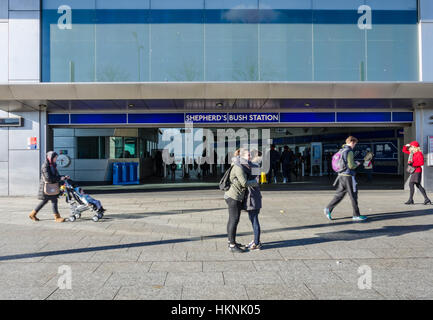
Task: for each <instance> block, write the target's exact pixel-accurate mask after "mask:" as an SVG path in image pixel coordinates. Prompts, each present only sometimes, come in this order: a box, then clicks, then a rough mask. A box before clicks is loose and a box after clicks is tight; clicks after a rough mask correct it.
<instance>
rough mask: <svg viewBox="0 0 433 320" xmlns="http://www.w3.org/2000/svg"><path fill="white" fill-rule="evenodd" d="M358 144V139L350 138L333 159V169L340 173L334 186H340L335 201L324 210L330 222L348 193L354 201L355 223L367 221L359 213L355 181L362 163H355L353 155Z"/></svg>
mask: <svg viewBox="0 0 433 320" xmlns="http://www.w3.org/2000/svg"><path fill="white" fill-rule="evenodd" d="M357 143H358V139H357V138H355V137H352V136H350V137H348V138H347V139H346V144H345V145H344V146H343V148H342V149H341V150H340V151H338V152H337V153H336V154H335V155H334V156H333V157H332V168H333V169H334V171H336V172H337V173H338V177H337V179H336V180H335V183H334V185H336V184H337V185H338V186H337V192H336V194H335V196H334V199H332V201H331V202H330V203H329V204H328V206H327V207H326V208H325V209H324V213H325V216H326V217H327V218H328V219H329V220H332V216H331V214H332V211H333V210H334V208H335V207H336V206H337V205H338V204H339V203H340V202H341V200H343V198H344V196H345V195H346V193H347V194H349V197H350V200H351V201H352V207H353V218H352V219H353V221H365V220H366V219H367V217H366V216H362V215H361V214H360V213H359V207H358V189H357V186H356V185H357V183H356V180H355V175H356V171H355V170H356V168H357V167H358V166H359V164H360V163H359V162H355V160H354V154H353V149H354V148H355V146H356V144H357Z"/></svg>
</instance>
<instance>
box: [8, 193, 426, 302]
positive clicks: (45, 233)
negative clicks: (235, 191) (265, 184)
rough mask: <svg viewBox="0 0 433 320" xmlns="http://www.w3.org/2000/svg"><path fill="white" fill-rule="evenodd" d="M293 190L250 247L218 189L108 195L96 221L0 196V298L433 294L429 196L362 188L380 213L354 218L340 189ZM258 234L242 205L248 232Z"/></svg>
mask: <svg viewBox="0 0 433 320" xmlns="http://www.w3.org/2000/svg"><path fill="white" fill-rule="evenodd" d="M293 189H296V188H292V189H291V190H279V191H275V190H268V191H266V190H265V191H263V199H264V208H263V210H262V212H261V214H260V222H261V226H262V242H263V244H264V247H263V250H261V251H253V252H246V253H242V254H237V253H231V252H229V250H228V248H227V237H226V224H227V218H228V213H227V209H226V204H225V202H224V200H223V193H222V192H220V191H218V190H188V191H182V190H173V191H159V192H152V191H146V192H140V193H122V194H116V193H110V194H97V195H95V198H97V199H99V200H101V201H102V203H103V205H104V207H106V208H107V209H108V211H107V213H106V216H105V219H103V220H101V221H99V222H96V223H95V222H93V221H92V220H91V215H90V213H84V214H83V217H82V219H80V220H77V221H76V222H73V223H72V222H68V223H61V224H59V223H55V222H54V221H53V219H52V218H53V216H52V214H51V212H50V210H51V208H50V205H47V206H46V207H45V208H44V209H43V210H42V211H41V212H40V214H39V218H40V219H41V221H40V222H38V223H35V222H32V221H31V220H30V219H29V218H28V217H27V216H28V214H29V213H30V211H31V209H32V208H33V207H34V206H35V205H36V204H37V202H38V200H36V199H35V198H26V197H19V198H17V197H4V198H0V299H212V300H213V299H224V300H225V299H229V300H231V299H245V300H262V299H276V300H283V299H432V298H433V273H432V272H431V271H432V267H433V232H432V229H433V206H424V205H422V204H421V196H420V195H419V194H416V196H415V199H416V200H417V202H418V204H416V205H413V206H406V205H404V204H403V203H404V202H405V201H406V200H407V197H408V194H407V192H406V191H403V190H361V191H360V195H359V197H360V201H359V202H360V208H361V213H362V214H365V215H367V216H368V217H369V221H368V222H365V223H354V222H352V220H351V212H352V210H351V206H350V201H349V199H348V198H346V199H344V200H343V202H342V203H341V205H340V206H339V207H337V208H336V210H335V211H334V217H335V220H334V221H328V220H327V219H326V218H325V216H324V214H323V208H324V207H325V205H326V204H327V203H328V202H329V201H330V199H331V197H332V196H333V191H332V189H329V190H309V191H301V190H293ZM60 211H61V213H62V215H63V216H68V207H67V205H66V204H65V202H64V200H63V199H62V200H60ZM252 239H253V235H252V228H251V224H250V222H249V220H248V215H247V214H246V213H242V216H241V221H240V224H239V228H238V238H237V241H238V242H241V243H244V244H246V243H249V242H250V241H251V240H252ZM65 268H66V269H67V270H69V271H70V275H71V277H70V280H71V282H70V285H71V288H70V289H69V288H68V286H66V288H65V284H67V281H64V282H62V281H63V280H62V281H59V280H61V279H64V278H62V277H63V276H64V274H66V273H63V271H64V270H66V269H65ZM68 268H70V269H68ZM368 275H371V278H369V279H371V288H370V287H369V286H368V284H369V280H366V281H364V280H363V281H361V280H362V279H365V278H363V277H364V276H368ZM68 279H69V278H68ZM360 279H361V280H360ZM59 284H60V286H59ZM62 285H63V286H62ZM360 287H361V288H364V289H360ZM369 288H370V289H369Z"/></svg>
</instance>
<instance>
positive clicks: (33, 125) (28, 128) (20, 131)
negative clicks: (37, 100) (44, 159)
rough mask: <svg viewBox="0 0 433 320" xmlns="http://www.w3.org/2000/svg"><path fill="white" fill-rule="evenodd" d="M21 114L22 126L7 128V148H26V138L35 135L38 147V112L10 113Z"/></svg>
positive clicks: (12, 115)
mask: <svg viewBox="0 0 433 320" xmlns="http://www.w3.org/2000/svg"><path fill="white" fill-rule="evenodd" d="M10 116H11V117H14V116H21V117H23V118H24V126H23V127H17V128H13V127H11V128H9V149H12V150H17V149H19V150H26V149H27V147H28V138H30V137H37V139H38V149H39V146H40V136H39V112H17V113H14V114H12V113H11V115H10Z"/></svg>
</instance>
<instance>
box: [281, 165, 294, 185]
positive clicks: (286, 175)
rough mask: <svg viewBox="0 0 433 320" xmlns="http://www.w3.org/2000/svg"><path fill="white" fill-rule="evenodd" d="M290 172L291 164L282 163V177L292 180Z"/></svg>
mask: <svg viewBox="0 0 433 320" xmlns="http://www.w3.org/2000/svg"><path fill="white" fill-rule="evenodd" d="M291 173H292V166H291V165H290V164H283V176H284V178H286V179H287V182H291V181H292V177H291Z"/></svg>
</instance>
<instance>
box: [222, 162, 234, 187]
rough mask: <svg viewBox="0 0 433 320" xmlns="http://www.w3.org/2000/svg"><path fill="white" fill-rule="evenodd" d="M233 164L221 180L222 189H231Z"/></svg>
mask: <svg viewBox="0 0 433 320" xmlns="http://www.w3.org/2000/svg"><path fill="white" fill-rule="evenodd" d="M232 169H233V166H230V168H228V169H227V170H226V172H225V173H224V175H223V177H222V178H221V180H220V183H219V188H220V190H221V191H227V190H229V189H230V184H231V182H230V173H231V172H232Z"/></svg>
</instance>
